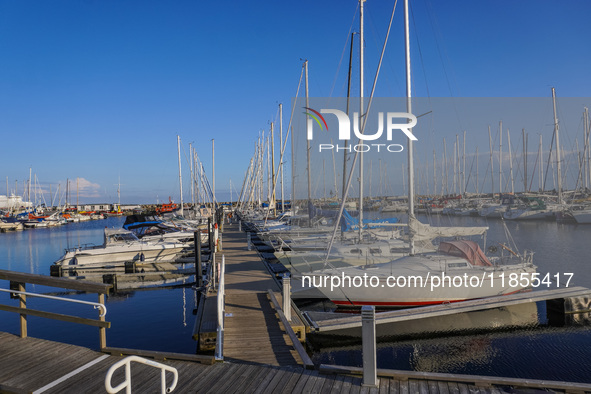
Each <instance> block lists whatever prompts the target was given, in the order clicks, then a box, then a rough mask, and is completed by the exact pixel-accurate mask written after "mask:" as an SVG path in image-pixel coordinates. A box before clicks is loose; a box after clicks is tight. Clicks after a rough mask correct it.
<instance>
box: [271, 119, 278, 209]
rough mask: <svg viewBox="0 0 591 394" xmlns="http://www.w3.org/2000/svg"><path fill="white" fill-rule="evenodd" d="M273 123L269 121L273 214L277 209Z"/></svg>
mask: <svg viewBox="0 0 591 394" xmlns="http://www.w3.org/2000/svg"><path fill="white" fill-rule="evenodd" d="M274 128H275V124H274V123H273V122H271V181H272V182H273V185H272V186H271V187H272V190H271V200H272V204H273V205H272V207H273V216H275V215H276V214H277V210H276V208H275V137H274V135H275V133H274V131H275V130H274Z"/></svg>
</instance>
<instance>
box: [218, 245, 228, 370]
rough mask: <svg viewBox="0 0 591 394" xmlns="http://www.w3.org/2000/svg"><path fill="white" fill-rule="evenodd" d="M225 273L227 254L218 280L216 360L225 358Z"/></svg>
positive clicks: (223, 257) (223, 259)
mask: <svg viewBox="0 0 591 394" xmlns="http://www.w3.org/2000/svg"><path fill="white" fill-rule="evenodd" d="M225 273H226V259H225V256H224V255H222V262H221V264H220V269H219V274H220V279H219V282H218V298H217V308H218V327H217V337H216V348H215V359H216V360H223V359H224V319H225V305H226V302H225V301H226V300H225V291H226V289H225V288H226V280H225Z"/></svg>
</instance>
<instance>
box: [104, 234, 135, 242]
mask: <svg viewBox="0 0 591 394" xmlns="http://www.w3.org/2000/svg"><path fill="white" fill-rule="evenodd" d="M127 241H137V237H136V236H135V235H133V234H131V233H128V234H113V235H111V236H110V237H109V242H127Z"/></svg>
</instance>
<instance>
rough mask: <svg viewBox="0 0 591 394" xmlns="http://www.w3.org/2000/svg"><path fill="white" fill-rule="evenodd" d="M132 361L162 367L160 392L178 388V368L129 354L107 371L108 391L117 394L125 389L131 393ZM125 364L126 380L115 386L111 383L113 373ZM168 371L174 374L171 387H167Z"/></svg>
mask: <svg viewBox="0 0 591 394" xmlns="http://www.w3.org/2000/svg"><path fill="white" fill-rule="evenodd" d="M132 361H135V362H137V363H140V364H145V365H149V366H151V367H154V368H159V369H160V392H161V393H170V392H172V391H173V390H174V389H175V388H176V385H177V383H178V381H179V373H178V371H177V369H176V368H174V367H171V366H169V365H165V364H161V363H158V362H156V361H152V360H147V359H145V358H143V357H138V356H128V357H125V358H124V359H123V360H120V361H117V362H116V363H115V364H113V365H112V366H111V368H109V370H108V371H107V376H105V389H106V390H107V393H109V394H115V393H118V392H119V391H121V390H123V389H125V392H126V393H127V394H131V362H132ZM123 365H124V366H125V380H124V381H123V382H122V383H121V384H119V385H118V386H117V387H113V386H112V385H111V380H112V378H113V373H115V371H116V370H117V369H119V368H120V367H121V366H123ZM166 371H168V372H172V374H173V381H172V384H171V385H170V387H166Z"/></svg>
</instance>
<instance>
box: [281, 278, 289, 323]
mask: <svg viewBox="0 0 591 394" xmlns="http://www.w3.org/2000/svg"><path fill="white" fill-rule="evenodd" d="M283 314H284V315H285V318H286V319H287V321H291V279H290V278H289V275H288V274H283Z"/></svg>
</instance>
